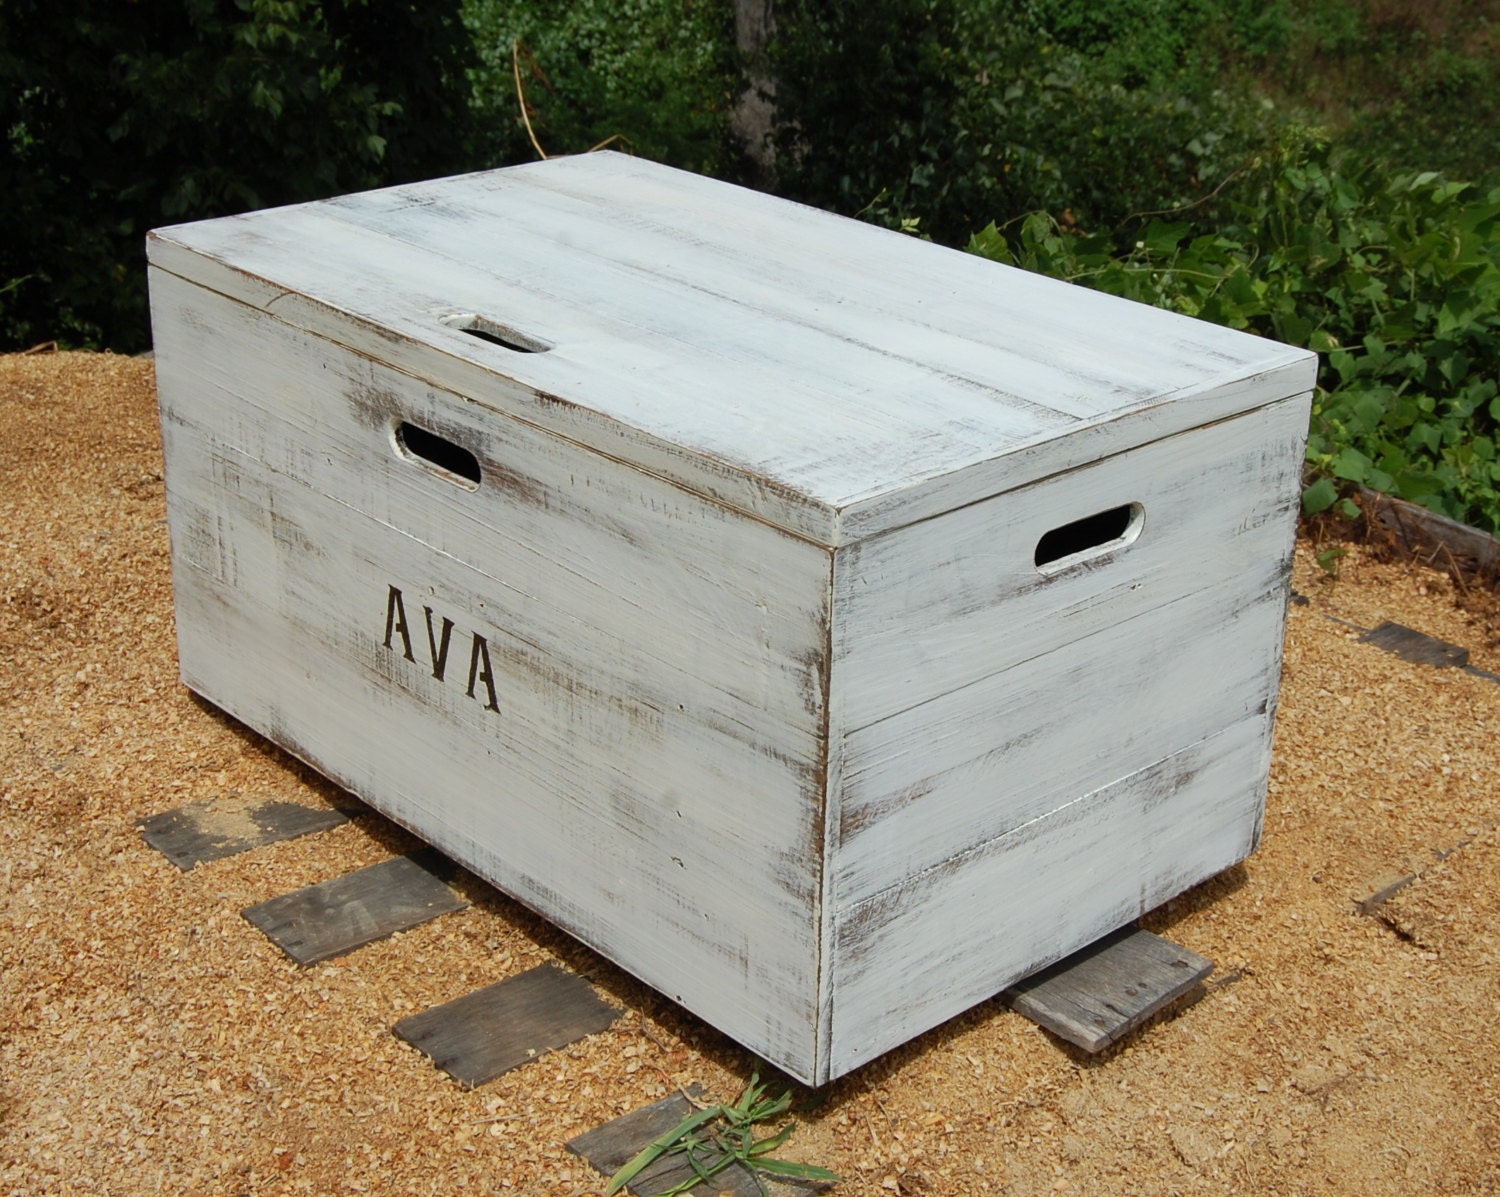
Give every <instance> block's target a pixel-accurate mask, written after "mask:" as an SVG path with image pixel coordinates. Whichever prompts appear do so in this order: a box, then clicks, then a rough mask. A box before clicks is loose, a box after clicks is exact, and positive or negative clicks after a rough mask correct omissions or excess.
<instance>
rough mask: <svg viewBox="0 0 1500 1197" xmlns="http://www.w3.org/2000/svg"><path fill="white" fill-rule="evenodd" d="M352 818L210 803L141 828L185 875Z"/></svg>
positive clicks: (282, 806) (323, 811)
mask: <svg viewBox="0 0 1500 1197" xmlns="http://www.w3.org/2000/svg"><path fill="white" fill-rule="evenodd" d="M348 821H349V816H348V815H347V814H345V813H344V812H343V811H341V810H335V809H334V808H332V807H326V806H324V807H317V806H303V805H301V804H300V803H296V802H279V801H274V800H273V801H270V802H260V803H254V804H250V803H246V802H245V801H244V800H243V799H239V798H237V797H224V798H208V799H205V800H204V801H202V802H193V803H189V804H188V805H187V806H179V807H177V808H176V809H175V810H168V811H163V812H162V813H161V814H158V815H152V816H151V817H150V818H148V819H144V820H142V821H141V823H140V824H139V826H140V829H141V831H142V833H143V834H144V836H145V839H146V842H147V843H148V844H150V845H151V846H152V847H153V848H155V849H156V850H157V851H158V852H160V853H161V854H162V855H163V856H165V857H166V858H167V859H168V860H170V861H171V862H172V863H173V864H175V865H176V866H177V867H178V868H179V869H182V870H183V871H184V872H186V871H187V870H189V869H191V868H192V867H193V866H194V865H200V864H204V863H206V862H208V861H211V860H220V859H222V858H223V857H226V856H234V855H235V854H237V853H240V852H248V851H249V850H250V849H251V848H260V847H263V846H264V845H266V844H274V843H277V842H278V841H280V840H290V839H296V838H297V837H298V836H303V835H309V834H311V833H312V832H315V831H327V830H328V829H329V828H330V827H337V826H338V825H339V824H340V823H347V822H348Z"/></svg>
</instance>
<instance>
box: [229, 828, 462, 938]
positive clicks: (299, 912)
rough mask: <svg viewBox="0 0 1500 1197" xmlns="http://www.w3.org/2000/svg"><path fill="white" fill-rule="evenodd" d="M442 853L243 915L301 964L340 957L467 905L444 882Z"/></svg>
mask: <svg viewBox="0 0 1500 1197" xmlns="http://www.w3.org/2000/svg"><path fill="white" fill-rule="evenodd" d="M449 868H451V866H450V865H449V864H448V862H447V861H446V860H444V858H443V857H442V855H441V854H440V853H437V852H431V851H426V850H424V851H419V852H413V853H411V854H409V855H407V856H398V857H396V858H395V859H394V860H386V861H382V862H381V863H380V864H377V865H371V866H370V867H369V868H367V869H358V870H356V871H355V872H353V873H346V874H344V876H342V877H335V878H333V880H331V881H323V882H319V883H318V884H317V885H309V886H308V887H307V888H306V889H299V890H296V891H294V892H292V893H289V894H282V895H281V896H280V897H276V898H271V899H270V900H269V901H265V902H261V903H258V904H257V905H255V906H247V907H246V908H245V909H244V910H242V911H241V912H240V913H241V914H243V915H244V917H245V918H246V919H247V920H248V921H249V922H251V923H253V924H254V925H255V926H257V927H259V928H260V929H261V930H262V931H263V932H265V934H266V938H267V939H269V940H270V941H271V942H272V943H274V944H275V945H276V946H277V947H278V948H280V949H281V950H282V951H283V952H285V953H286V954H287V955H288V956H290V957H291V958H292V959H293V960H295V961H296V962H297V963H298V964H316V963H317V962H318V961H320V960H328V959H330V958H331V957H334V956H342V955H344V954H345V953H346V952H352V951H354V949H355V948H361V947H364V946H365V944H368V943H374V942H375V941H376V940H377V939H384V938H385V937H386V936H388V935H394V934H395V933H396V932H397V931H405V930H408V929H409V928H411V927H416V926H419V925H420V924H422V923H425V922H427V921H428V920H429V919H435V918H437V916H438V915H440V914H448V913H450V912H451V911H455V910H462V909H463V908H464V907H465V906H467V905H468V903H467V902H465V901H464V900H463V899H462V898H460V897H459V896H458V895H457V894H455V893H454V892H453V891H452V890H451V889H449V888H448V886H447V885H446V884H444V882H443V881H442V879H441V878H440V876H439V875H438V874H439V873H442V872H445V871H447V870H448V869H449Z"/></svg>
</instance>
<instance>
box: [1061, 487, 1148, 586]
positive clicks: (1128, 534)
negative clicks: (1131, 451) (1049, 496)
mask: <svg viewBox="0 0 1500 1197" xmlns="http://www.w3.org/2000/svg"><path fill="white" fill-rule="evenodd" d="M1145 516H1146V512H1145V509H1144V508H1143V507H1142V506H1141V505H1140V504H1139V503H1126V504H1125V505H1124V506H1123V507H1111V508H1110V509H1109V510H1108V511H1101V512H1099V513H1098V514H1097V515H1091V516H1087V517H1086V518H1084V519H1081V520H1074V521H1073V522H1072V523H1071V524H1064V525H1063V526H1062V527H1061V528H1053V529H1052V531H1050V532H1048V533H1047V534H1046V535H1045V536H1043V537H1042V538H1041V540H1039V541H1037V542H1036V557H1035V561H1036V567H1037V569H1039V570H1041V571H1042V572H1043V573H1054V572H1056V571H1057V570H1060V569H1064V568H1066V567H1067V566H1069V565H1072V564H1074V563H1075V562H1079V561H1085V560H1087V559H1088V558H1090V557H1097V556H1099V555H1100V554H1101V553H1107V552H1109V551H1110V550H1112V549H1118V548H1123V547H1124V546H1125V545H1127V544H1129V543H1130V542H1131V541H1133V540H1134V539H1135V538H1136V537H1137V536H1139V535H1140V533H1141V524H1142V523H1143V522H1144V520H1145Z"/></svg>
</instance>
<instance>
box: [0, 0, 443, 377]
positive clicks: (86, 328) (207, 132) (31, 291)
mask: <svg viewBox="0 0 1500 1197" xmlns="http://www.w3.org/2000/svg"><path fill="white" fill-rule="evenodd" d="M457 3H458V0H443V2H439V3H425V2H423V0H391V2H388V3H384V4H381V5H378V6H372V5H370V4H369V3H367V0H328V2H326V3H316V2H314V0H161V2H159V3H154V4H121V3H118V2H117V0H75V3H72V4H70V5H67V6H66V8H65V9H56V8H54V7H51V6H47V5H44V4H42V3H40V0H9V2H8V3H6V4H4V5H0V132H3V137H4V149H3V153H0V196H4V201H3V202H4V204H5V208H6V216H7V218H8V220H7V226H8V228H7V234H6V236H4V237H0V346H5V345H8V346H12V347H15V346H22V345H25V344H28V343H31V342H34V341H40V340H44V339H48V338H54V337H55V338H62V339H64V340H67V341H69V342H72V343H77V344H91V345H108V346H112V347H114V348H116V349H124V350H130V349H136V348H139V347H140V346H141V345H143V344H145V342H146V339H147V328H146V297H145V270H144V238H145V235H146V232H147V230H148V229H150V228H152V227H153V226H156V225H161V224H166V223H171V222H175V221H181V220H189V219H195V218H198V217H205V216H214V215H220V214H223V213H228V212H236V211H243V210H245V209H249V208H256V207H262V206H265V205H268V204H278V203H287V202H291V201H295V200H305V199H311V198H315V197H318V196H322V195H328V194H332V193H336V192H341V191H350V190H356V189H359V188H364V187H371V186H376V185H378V184H382V183H386V182H394V181H398V180H404V179H410V178H419V177H424V176H428V175H432V174H440V173H444V172H446V171H449V170H452V169H456V168H459V167H461V166H464V165H466V164H467V161H468V156H467V155H468V149H467V131H468V127H469V126H468V111H469V110H468V84H467V76H466V70H467V67H468V65H469V58H470V53H471V49H470V46H469V42H468V38H467V35H466V33H465V31H464V29H463V27H462V25H461V23H460V22H459V20H458V8H457Z"/></svg>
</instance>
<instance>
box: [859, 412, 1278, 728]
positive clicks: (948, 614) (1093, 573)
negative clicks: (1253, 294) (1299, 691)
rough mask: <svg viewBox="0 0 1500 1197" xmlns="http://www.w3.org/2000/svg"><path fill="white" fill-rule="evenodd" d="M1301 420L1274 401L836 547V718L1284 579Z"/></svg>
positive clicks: (882, 712) (954, 685)
mask: <svg viewBox="0 0 1500 1197" xmlns="http://www.w3.org/2000/svg"><path fill="white" fill-rule="evenodd" d="M1307 418H1308V403H1307V401H1306V400H1305V399H1295V400H1288V401H1286V402H1283V403H1278V404H1273V405H1271V406H1270V407H1267V408H1264V409H1262V410H1260V411H1256V412H1252V413H1249V414H1248V415H1245V416H1241V417H1239V418H1237V419H1234V420H1227V421H1225V422H1223V423H1221V424H1217V425H1215V426H1214V427H1212V428H1205V429H1201V430H1198V431H1196V432H1194V433H1192V434H1190V435H1184V436H1178V437H1172V438H1169V439H1167V440H1163V441H1158V442H1155V443H1153V444H1151V445H1147V446H1144V447H1142V448H1140V449H1137V450H1135V451H1133V452H1130V453H1125V454H1121V455H1119V456H1116V457H1111V458H1108V459H1106V460H1103V461H1097V462H1094V463H1092V464H1090V465H1087V466H1084V467H1082V468H1080V469H1078V470H1075V471H1071V472H1069V473H1067V474H1060V475H1057V476H1055V477H1052V478H1049V479H1047V480H1045V481H1043V482H1039V483H1037V484H1035V485H1033V486H1029V487H1026V488H1024V489H1022V490H1018V491H1015V492H1012V493H1009V494H1005V495H1002V496H1000V497H998V498H995V499H991V500H988V501H986V502H983V503H976V504H973V505H972V506H969V507H965V508H963V509H962V510H960V511H955V512H952V513H950V514H948V515H945V516H942V517H939V518H938V519H935V520H930V521H928V522H926V523H923V524H921V525H919V526H916V527H911V528H904V529H900V530H898V531H896V532H892V533H889V534H887V535H884V536H878V537H872V538H870V539H868V540H865V541H862V542H860V543H859V544H857V545H853V546H851V547H849V548H847V549H845V550H843V551H842V552H840V553H839V555H838V566H837V573H836V576H835V586H836V595H835V608H836V611H837V613H838V621H837V623H836V624H835V627H834V634H835V642H834V654H835V655H834V661H835V668H836V669H837V670H838V672H839V674H840V679H841V680H840V685H841V686H842V687H844V688H845V689H846V690H847V692H848V708H847V710H846V712H845V718H846V721H847V731H848V732H849V733H853V732H856V731H858V730H859V729H860V728H863V727H865V726H867V725H869V724H872V723H876V722H878V721H879V720H881V719H885V718H888V717H890V716H891V715H893V714H898V713H900V712H901V711H904V710H907V709H909V708H911V707H914V706H917V705H919V704H921V703H924V702H926V701H928V700H929V699H932V698H934V697H937V696H940V695H943V694H947V693H950V692H952V691H956V690H959V689H961V688H962V687H964V686H969V685H972V684H973V683H975V682H978V681H980V680H982V679H983V678H986V677H988V676H990V675H992V674H994V673H998V672H1000V671H1001V670H1003V669H1006V668H1009V667H1010V666H1012V665H1016V664H1019V663H1021V662H1024V661H1026V660H1028V659H1030V658H1032V657H1036V656H1039V655H1041V654H1043V653H1046V652H1048V651H1050V650H1051V649H1053V648H1056V647H1058V646H1059V645H1063V644H1067V643H1069V642H1072V641H1077V640H1080V639H1082V638H1083V637H1085V636H1088V635H1091V634H1092V633H1094V632H1097V631H1100V630H1102V629H1113V628H1116V627H1117V626H1118V625H1121V624H1123V623H1125V622H1126V621H1127V620H1129V619H1131V618H1133V617H1134V616H1137V615H1140V614H1142V613H1144V612H1147V611H1150V610H1152V609H1153V608H1157V607H1161V606H1163V605H1164V604H1165V603H1168V602H1173V601H1177V600H1180V599H1183V598H1185V597H1188V596H1191V595H1194V594H1199V593H1203V592H1207V591H1214V592H1216V593H1219V594H1222V593H1224V592H1225V585H1226V583H1231V584H1232V583H1233V582H1234V581H1235V580H1236V579H1239V580H1241V586H1242V593H1244V594H1246V595H1250V594H1254V593H1258V592H1259V591H1260V590H1262V589H1263V588H1264V587H1266V586H1267V585H1268V584H1270V583H1271V582H1272V581H1273V580H1279V581H1280V585H1282V586H1284V585H1285V584H1286V582H1285V580H1284V579H1285V578H1286V577H1287V576H1288V575H1289V573H1290V561H1289V554H1290V552H1291V546H1292V542H1293V538H1294V535H1295V531H1296V528H1295V523H1296V520H1295V512H1296V509H1297V504H1298V502H1299V501H1300V498H1299V496H1300V490H1299V486H1300V477H1301V475H1300V473H1299V470H1300V464H1299V463H1300V462H1301V460H1302V453H1301V448H1300V446H1301V444H1302V442H1303V440H1304V438H1305V437H1306V434H1307ZM1205 462H1212V463H1213V468H1212V469H1211V470H1209V471H1205V468H1204V463H1205ZM1128 503H1139V504H1140V505H1141V507H1142V508H1143V517H1144V518H1143V521H1142V526H1141V528H1140V531H1139V535H1138V536H1136V538H1135V539H1134V540H1133V541H1132V542H1131V543H1130V544H1128V545H1125V546H1123V547H1121V548H1119V549H1117V550H1115V551H1112V552H1108V553H1105V554H1102V555H1101V556H1099V557H1097V558H1094V559H1092V560H1089V561H1086V562H1083V563H1081V564H1080V565H1079V566H1077V567H1075V568H1072V569H1064V570H1060V571H1058V572H1056V573H1047V574H1044V573H1042V572H1041V571H1040V570H1038V568H1037V567H1036V565H1035V560H1034V556H1035V551H1036V547H1037V544H1038V542H1039V541H1040V539H1041V538H1042V536H1043V535H1044V534H1045V533H1047V532H1048V531H1049V530H1051V529H1053V528H1056V527H1059V526H1061V525H1063V524H1066V523H1068V522H1069V521H1070V520H1075V519H1078V518H1080V517H1083V516H1088V515H1092V514H1094V513H1095V512H1099V511H1104V510H1107V509H1109V508H1111V507H1115V506H1117V505H1120V504H1128ZM1273 639H1274V640H1275V641H1276V645H1277V646H1278V651H1279V644H1280V637H1279V636H1273Z"/></svg>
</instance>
